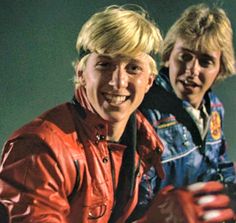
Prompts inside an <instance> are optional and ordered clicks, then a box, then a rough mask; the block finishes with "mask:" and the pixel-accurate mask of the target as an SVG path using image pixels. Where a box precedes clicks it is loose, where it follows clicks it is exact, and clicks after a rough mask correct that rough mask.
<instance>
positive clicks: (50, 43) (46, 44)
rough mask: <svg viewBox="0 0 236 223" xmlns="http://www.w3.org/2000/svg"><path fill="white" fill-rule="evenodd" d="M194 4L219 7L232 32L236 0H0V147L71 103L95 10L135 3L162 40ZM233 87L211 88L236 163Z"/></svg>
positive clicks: (227, 82)
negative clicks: (80, 46) (78, 45)
mask: <svg viewBox="0 0 236 223" xmlns="http://www.w3.org/2000/svg"><path fill="white" fill-rule="evenodd" d="M200 2H205V3H208V4H212V3H216V4H217V5H219V6H221V7H223V8H224V9H225V10H226V12H227V13H228V15H229V17H230V19H231V21H232V25H233V28H234V30H235V28H236V0H224V1H210V0H208V1H207V0H205V1H198V0H184V1H176V0H143V1H141V0H140V1H138V0H136V1H121V0H120V1H118V0H116V1H115V0H113V1H112V0H110V1H109V0H97V1H89V0H77V1H76V0H67V1H66V0H0V88H1V97H0V145H1V146H2V145H3V143H4V141H5V140H6V139H7V137H8V136H9V135H10V134H11V133H12V132H13V131H14V130H15V129H16V128H18V127H20V126H21V125H23V124H24V123H26V122H28V121H30V120H31V119H32V118H34V117H35V116H37V115H39V114H40V113H42V112H43V111H45V110H47V109H49V108H51V107H53V106H55V105H57V104H59V103H62V102H64V101H67V100H70V99H71V97H72V94H73V83H72V77H73V73H74V71H73V68H72V66H71V62H72V61H73V60H74V59H75V58H76V56H77V54H76V50H75V42H76V38H77V34H78V32H79V30H80V28H81V26H82V24H83V23H84V22H85V21H86V20H87V19H88V18H89V17H90V16H91V15H92V14H93V13H94V12H95V11H97V10H100V9H102V8H104V7H105V6H108V5H111V4H118V5H120V4H126V3H135V4H139V5H141V6H143V7H144V8H145V9H146V10H147V11H149V13H150V15H151V17H153V18H154V19H155V20H156V22H157V24H158V26H159V27H160V29H161V31H162V34H163V35H164V34H165V33H166V31H167V30H168V27H169V26H170V25H171V24H172V23H173V22H174V21H175V20H176V18H177V17H178V16H179V15H180V13H181V12H182V11H183V10H184V9H185V8H186V7H188V6H190V5H192V4H195V3H200ZM235 38H236V37H234V45H236V39H235ZM235 83H236V77H232V78H229V79H227V80H225V81H224V82H222V83H221V84H220V85H217V86H216V87H215V88H214V89H215V91H216V92H217V93H218V95H219V97H220V98H221V100H222V101H223V102H224V105H225V109H226V118H225V134H226V137H227V139H228V145H229V154H230V156H231V159H232V160H235V161H236V136H235V132H236V120H235V119H236V117H235V111H236V106H235V105H236V101H235V98H236V96H235V93H236V90H235V87H234V86H235ZM62 118H63V117H62ZM0 148H1V147H0Z"/></svg>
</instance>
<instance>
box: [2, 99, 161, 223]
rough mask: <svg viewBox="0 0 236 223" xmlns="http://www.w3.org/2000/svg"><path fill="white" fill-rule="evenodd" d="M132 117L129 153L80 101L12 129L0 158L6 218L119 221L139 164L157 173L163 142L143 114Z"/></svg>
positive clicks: (131, 201)
mask: <svg viewBox="0 0 236 223" xmlns="http://www.w3.org/2000/svg"><path fill="white" fill-rule="evenodd" d="M134 117H135V119H136V127H137V129H138V130H137V146H135V150H134V151H133V153H132V149H131V150H130V151H131V152H130V153H126V152H125V151H128V147H129V146H126V145H123V144H118V143H112V142H107V141H106V140H105V138H106V135H107V123H106V122H105V121H104V120H102V119H99V118H98V117H97V115H94V113H92V112H89V111H87V110H84V109H83V108H82V107H81V106H80V105H79V104H77V105H75V104H73V103H66V104H63V105H60V106H58V107H56V108H54V109H52V110H50V111H48V112H46V113H44V114H43V115H41V116H39V117H38V118H36V119H35V120H33V121H32V122H30V123H29V124H27V125H25V126H23V127H22V128H21V129H19V130H17V131H16V132H15V133H14V134H13V135H12V136H11V137H10V139H9V140H8V141H7V142H6V144H5V146H4V150H3V154H2V160H1V166H0V199H1V201H2V202H3V203H4V204H6V205H7V206H8V208H9V212H10V216H11V221H12V222H13V223H14V222H21V223H26V222H27V223H29V222H33V223H39V222H43V223H49V222H50V223H82V222H83V223H86V222H101V223H105V222H108V221H109V220H110V222H125V220H126V219H127V218H128V216H129V215H130V214H131V212H132V211H133V209H134V207H135V205H136V203H137V197H138V185H139V183H140V180H141V177H142V174H143V172H144V170H146V169H148V168H149V167H150V166H151V165H154V166H155V167H156V169H157V171H158V172H159V174H160V175H162V168H161V164H160V162H159V161H160V155H161V153H162V150H163V146H162V144H161V142H160V140H159V138H157V136H156V134H155V133H154V131H153V129H152V127H151V126H150V124H149V123H148V121H147V120H146V119H145V118H144V117H143V115H142V114H141V113H140V112H138V111H137V112H136V115H135V116H134ZM127 129H128V128H127ZM127 154H129V158H128V159H127V156H128V155H127ZM130 154H131V155H130ZM129 159H130V160H129ZM132 159H133V162H132ZM127 160H128V162H126V161H127ZM126 168H129V169H127V171H126ZM128 172H129V173H128ZM123 175H124V176H123ZM130 178H131V179H130ZM119 179H120V180H119ZM118 182H120V183H118ZM122 188H124V189H125V190H124V189H122Z"/></svg>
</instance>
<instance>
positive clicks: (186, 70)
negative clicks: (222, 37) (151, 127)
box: [166, 39, 221, 108]
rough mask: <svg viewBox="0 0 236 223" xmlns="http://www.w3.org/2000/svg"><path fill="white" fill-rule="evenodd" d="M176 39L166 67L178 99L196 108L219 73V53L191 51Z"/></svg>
mask: <svg viewBox="0 0 236 223" xmlns="http://www.w3.org/2000/svg"><path fill="white" fill-rule="evenodd" d="M188 46H189V45H186V44H185V42H184V41H182V40H181V39H177V41H176V43H175V45H174V47H173V50H172V52H171V54H170V58H169V61H167V62H166V66H168V67H169V74H170V82H171V85H172V87H173V89H174V91H175V93H176V95H177V97H178V98H180V99H182V100H187V101H189V103H190V104H191V105H192V106H193V107H195V108H198V107H199V105H200V104H201V102H202V99H203V97H204V95H205V93H206V91H207V90H208V89H209V88H210V87H211V86H212V84H213V83H214V81H215V80H216V78H217V75H218V74H219V72H220V58H221V51H220V50H218V51H208V52H201V51H193V50H191V49H190V48H189V47H188Z"/></svg>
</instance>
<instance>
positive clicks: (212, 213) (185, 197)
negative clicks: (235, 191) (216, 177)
mask: <svg viewBox="0 0 236 223" xmlns="http://www.w3.org/2000/svg"><path fill="white" fill-rule="evenodd" d="M223 188H224V186H223V185H222V184H221V183H219V182H216V181H211V182H204V183H202V182H201V183H196V184H192V185H190V186H188V187H186V188H179V189H175V188H173V186H167V187H165V188H164V189H162V190H161V191H160V192H159V193H158V194H157V195H156V197H155V198H154V200H153V202H152V204H151V206H150V208H149V209H148V211H147V212H146V214H145V216H144V217H143V218H142V220H140V221H137V222H140V223H141V222H142V223H144V222H145V223H220V222H223V221H227V220H231V219H233V216H234V213H233V211H232V209H230V208H229V207H228V205H229V202H230V199H229V197H228V196H227V195H224V194H222V190H223Z"/></svg>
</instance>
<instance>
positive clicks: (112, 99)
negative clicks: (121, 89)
mask: <svg viewBox="0 0 236 223" xmlns="http://www.w3.org/2000/svg"><path fill="white" fill-rule="evenodd" d="M104 96H105V98H106V100H107V101H108V102H109V103H112V104H116V105H119V104H121V103H122V102H124V101H125V100H126V96H120V95H111V94H105V95H104Z"/></svg>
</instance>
